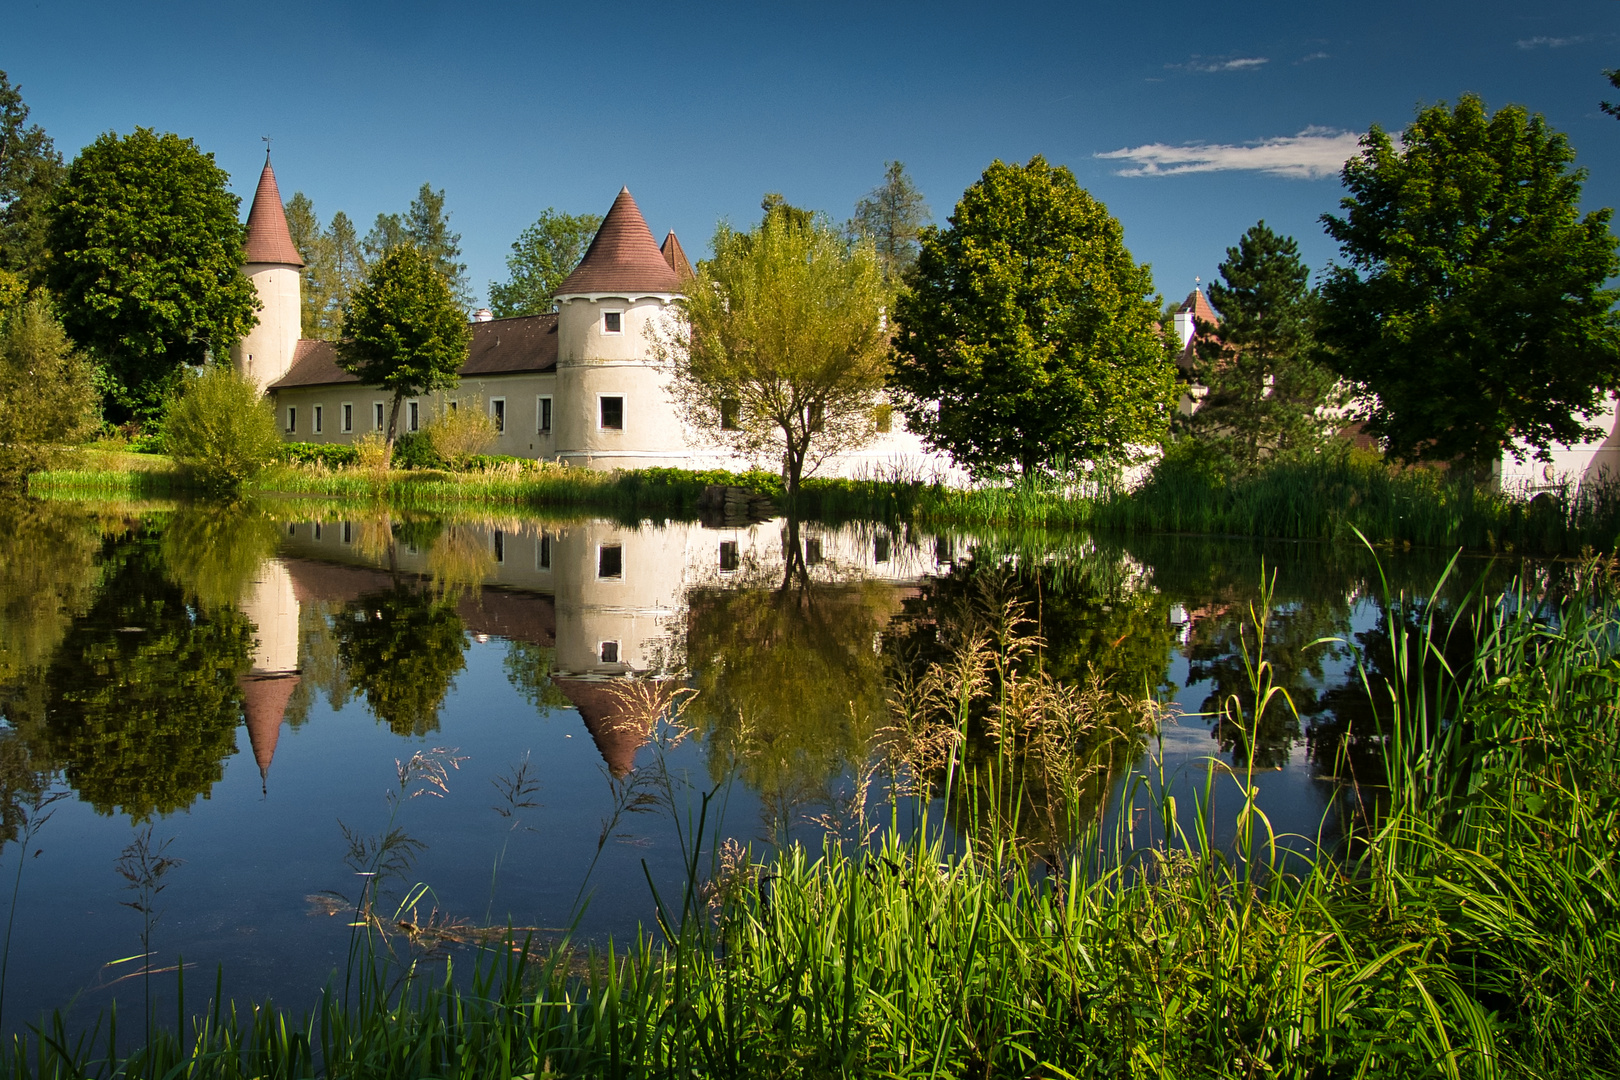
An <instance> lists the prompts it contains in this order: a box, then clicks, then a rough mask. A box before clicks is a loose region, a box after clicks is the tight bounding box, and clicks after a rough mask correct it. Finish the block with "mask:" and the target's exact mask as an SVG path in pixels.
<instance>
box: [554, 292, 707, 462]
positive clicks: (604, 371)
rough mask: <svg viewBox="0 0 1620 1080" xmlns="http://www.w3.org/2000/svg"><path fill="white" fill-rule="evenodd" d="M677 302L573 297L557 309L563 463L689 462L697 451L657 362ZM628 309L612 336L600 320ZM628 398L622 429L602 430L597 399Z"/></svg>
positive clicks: (651, 298)
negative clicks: (656, 341)
mask: <svg viewBox="0 0 1620 1080" xmlns="http://www.w3.org/2000/svg"><path fill="white" fill-rule="evenodd" d="M671 299H672V297H667V296H641V297H636V298H631V297H611V296H609V297H572V298H568V299H565V300H563V301H562V302H561V304H560V305H559V309H558V324H557V334H558V358H557V406H556V408H557V413H558V419H557V425H558V431H557V451H556V454H557V458H558V459H559V460H561V461H564V462H566V463H567V464H570V465H584V466H586V467H588V468H593V469H613V468H627V469H634V468H643V467H646V466H651V465H685V464H690V463H691V461H692V454H691V448H689V447H688V445H687V440H686V434H685V432H684V430H683V429H682V426H681V423H680V420H679V418H678V417H677V415H676V412H675V406H674V403H673V402H672V401H671V400H670V397H669V393H668V391H667V389H666V387H667V380H666V379H665V377H664V376H663V375H662V374H661V373H660V372H659V371H658V368H657V366H656V364H655V363H654V361H653V358H652V340H651V336H650V335H651V334H655V333H662V332H666V327H667V322H668V320H667V315H666V311H667V308H668V305H669V303H670V301H671ZM607 311H619V312H622V326H623V331H622V332H621V333H618V334H608V333H605V332H604V331H603V329H602V325H603V319H602V315H603V313H604V312H607ZM603 396H616V397H623V398H624V429H623V430H622V431H611V430H603V429H602V427H601V425H600V417H601V414H600V406H599V405H598V400H599V399H600V398H601V397H603Z"/></svg>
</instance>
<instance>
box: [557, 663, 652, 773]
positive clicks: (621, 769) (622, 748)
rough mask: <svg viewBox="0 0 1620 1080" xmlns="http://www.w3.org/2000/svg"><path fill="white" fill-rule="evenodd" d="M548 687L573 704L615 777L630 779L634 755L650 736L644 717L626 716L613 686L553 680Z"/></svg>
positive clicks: (647, 723) (650, 732)
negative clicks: (552, 687) (560, 692)
mask: <svg viewBox="0 0 1620 1080" xmlns="http://www.w3.org/2000/svg"><path fill="white" fill-rule="evenodd" d="M551 685H553V686H555V687H556V688H557V689H558V690H560V691H562V695H563V697H565V698H567V699H568V700H569V701H571V702H573V705H574V708H576V709H578V710H579V718H580V719H581V720H583V721H585V730H586V731H588V732H590V735H591V740H592V741H593V742H595V743H596V750H597V752H598V753H600V754H601V755H602V760H603V761H604V762H606V763H607V767H608V772H610V773H612V774H613V775H614V777H616V778H617V777H623V776H627V775H629V773H630V772H631V771H633V770H634V769H635V767H636V751H637V750H640V749H641V747H642V745H643V744H644V743H646V741H647V739H648V737H649V736H650V735H651V734H652V723H651V721H650V720H649V719H647V718H646V717H640V716H634V715H629V714H627V712H626V709H625V702H624V699H623V697H621V696H620V694H619V693H618V692H616V690H615V688H614V685H613V684H612V683H609V682H604V681H599V680H595V679H553V680H552V681H551Z"/></svg>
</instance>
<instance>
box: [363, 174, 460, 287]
mask: <svg viewBox="0 0 1620 1080" xmlns="http://www.w3.org/2000/svg"><path fill="white" fill-rule="evenodd" d="M345 220H347V219H345ZM405 244H408V245H410V246H412V247H415V248H418V249H419V250H421V251H422V253H423V254H425V255H427V257H428V258H429V260H431V262H432V264H433V268H434V269H435V270H437V271H438V272H439V275H440V276H441V277H443V278H444V280H445V283H446V284H447V285H449V287H450V293H451V295H452V296H453V297H455V302H456V304H457V305H458V306H459V307H460V308H461V309H462V311H463V312H465V310H466V309H467V307H468V305H469V304H470V303H471V302H472V292H471V289H470V287H469V286H468V284H467V264H466V263H464V262H462V261H461V234H460V233H454V232H451V231H450V215H449V214H447V213H445V209H444V189H442V188H441V189H440V190H438V191H434V190H433V185H432V184H423V185H422V189H421V190H420V191H418V192H417V193H416V198H414V199H412V200H411V205H410V208H409V209H408V210H406V211H405V213H403V214H378V215H377V220H376V221H375V222H374V223H373V224H372V226H371V231H370V232H368V233H367V234H366V238H365V240H364V241H362V242H361V245H360V251H361V253H362V254H363V255H364V260H363V262H362V265H363V266H365V267H366V268H367V269H369V266H370V264H372V263H375V262H377V261H379V260H380V259H382V258H383V257H384V256H386V255H387V254H388V252H389V251H391V250H393V249H394V248H396V247H399V246H401V245H405Z"/></svg>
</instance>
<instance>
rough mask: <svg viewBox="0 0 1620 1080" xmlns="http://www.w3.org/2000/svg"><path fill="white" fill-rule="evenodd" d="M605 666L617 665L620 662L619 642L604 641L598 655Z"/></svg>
mask: <svg viewBox="0 0 1620 1080" xmlns="http://www.w3.org/2000/svg"><path fill="white" fill-rule="evenodd" d="M597 655H598V656H600V657H601V658H602V663H604V664H617V663H618V662H619V643H618V642H617V641H604V642H602V644H601V646H600V651H599V652H598V653H597Z"/></svg>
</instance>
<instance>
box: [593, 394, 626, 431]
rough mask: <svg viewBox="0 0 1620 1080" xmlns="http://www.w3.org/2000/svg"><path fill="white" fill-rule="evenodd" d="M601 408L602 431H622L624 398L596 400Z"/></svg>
mask: <svg viewBox="0 0 1620 1080" xmlns="http://www.w3.org/2000/svg"><path fill="white" fill-rule="evenodd" d="M597 400H598V401H599V402H601V407H602V430H603V431H623V430H624V398H622V397H604V398H598V399H597Z"/></svg>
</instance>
